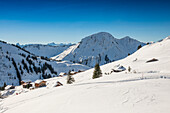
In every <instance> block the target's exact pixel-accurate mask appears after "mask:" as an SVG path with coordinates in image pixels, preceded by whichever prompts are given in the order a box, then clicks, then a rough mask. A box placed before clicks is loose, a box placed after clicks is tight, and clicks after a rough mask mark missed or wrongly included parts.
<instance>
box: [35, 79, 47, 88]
mask: <svg viewBox="0 0 170 113" xmlns="http://www.w3.org/2000/svg"><path fill="white" fill-rule="evenodd" d="M46 83H47V81H44V80H36V81H35V88H39V87H45V86H46Z"/></svg>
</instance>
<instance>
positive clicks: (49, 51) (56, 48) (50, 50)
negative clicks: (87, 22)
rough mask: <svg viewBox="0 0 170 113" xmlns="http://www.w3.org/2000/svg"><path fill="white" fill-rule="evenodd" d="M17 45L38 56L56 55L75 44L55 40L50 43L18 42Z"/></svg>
mask: <svg viewBox="0 0 170 113" xmlns="http://www.w3.org/2000/svg"><path fill="white" fill-rule="evenodd" d="M16 45H18V46H20V47H21V48H24V49H25V50H27V51H30V52H31V53H33V54H35V55H36V56H45V57H48V58H50V57H53V56H55V55H58V54H60V53H62V52H63V51H64V50H66V49H67V48H69V47H70V46H72V45H73V44H71V43H68V44H64V43H60V44H55V43H54V42H52V43H48V44H46V45H45V44H25V45H20V44H19V43H17V44H16Z"/></svg>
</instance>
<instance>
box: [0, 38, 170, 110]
mask: <svg viewBox="0 0 170 113" xmlns="http://www.w3.org/2000/svg"><path fill="white" fill-rule="evenodd" d="M169 51H170V38H166V39H164V40H163V41H161V42H157V43H154V44H151V45H146V46H145V47H143V48H141V49H140V50H139V51H137V52H135V53H134V54H132V55H130V56H128V57H127V58H125V59H122V60H119V61H115V62H112V63H109V64H106V65H103V66H101V70H102V72H103V77H101V78H98V79H92V75H93V71H94V69H90V70H87V71H85V72H82V73H79V74H76V75H74V76H73V77H74V78H75V81H76V82H75V83H74V84H73V85H67V84H66V77H61V78H59V77H57V78H50V79H48V86H47V87H44V88H40V89H35V90H33V91H28V92H27V93H22V94H20V95H17V96H15V95H12V96H10V97H9V98H6V99H4V100H0V101H1V103H2V104H0V108H1V109H0V110H1V111H2V112H3V111H4V112H5V113H16V112H17V113H23V112H24V113H47V112H48V113H56V112H59V113H169V112H170V109H169V105H170V98H169V94H170V67H169V65H170V52H169ZM153 58H155V59H157V60H158V61H153V62H147V61H148V60H150V59H153ZM121 65H122V66H123V67H125V68H126V70H125V71H123V72H119V73H116V72H111V71H112V69H116V68H117V67H120V66H121ZM129 66H130V67H131V71H130V72H128V70H127V68H128V67H129ZM134 70H135V71H136V72H135V71H134ZM105 73H106V74H105ZM108 73H109V74H108ZM56 81H60V82H62V83H63V84H64V86H61V87H51V86H53V84H55V83H56Z"/></svg>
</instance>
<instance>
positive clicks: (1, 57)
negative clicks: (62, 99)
mask: <svg viewBox="0 0 170 113" xmlns="http://www.w3.org/2000/svg"><path fill="white" fill-rule="evenodd" d="M86 69H89V68H88V67H87V66H84V65H80V64H73V63H71V62H67V61H62V62H56V61H52V60H50V59H48V58H46V57H37V56H35V55H34V54H32V53H30V52H29V51H27V50H25V49H23V48H21V47H19V46H16V45H13V44H12V45H11V44H7V43H6V42H3V41H0V86H3V85H4V83H6V84H13V85H19V84H20V81H21V80H25V79H29V80H32V81H35V80H37V79H43V78H50V77H56V76H58V75H59V73H60V72H66V73H67V72H68V71H69V70H74V71H78V70H86Z"/></svg>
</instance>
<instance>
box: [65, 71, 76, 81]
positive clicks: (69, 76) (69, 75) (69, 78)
mask: <svg viewBox="0 0 170 113" xmlns="http://www.w3.org/2000/svg"><path fill="white" fill-rule="evenodd" d="M73 82H75V80H74V78H73V77H72V75H71V74H70V71H69V72H68V75H67V84H72V83H73Z"/></svg>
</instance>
